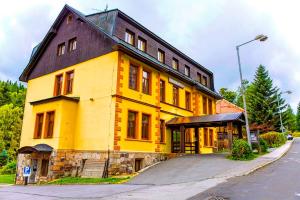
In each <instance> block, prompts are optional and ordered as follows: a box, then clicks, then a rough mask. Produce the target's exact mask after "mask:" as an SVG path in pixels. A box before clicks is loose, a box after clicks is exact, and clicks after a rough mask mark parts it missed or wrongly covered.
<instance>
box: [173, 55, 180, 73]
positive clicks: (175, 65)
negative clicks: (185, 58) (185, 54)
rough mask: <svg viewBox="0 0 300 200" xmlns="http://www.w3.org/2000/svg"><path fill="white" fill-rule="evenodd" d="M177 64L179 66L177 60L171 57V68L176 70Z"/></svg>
mask: <svg viewBox="0 0 300 200" xmlns="http://www.w3.org/2000/svg"><path fill="white" fill-rule="evenodd" d="M178 66H179V64H178V60H177V59H176V58H173V60H172V67H173V69H175V70H177V71H178Z"/></svg>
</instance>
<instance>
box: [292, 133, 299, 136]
mask: <svg viewBox="0 0 300 200" xmlns="http://www.w3.org/2000/svg"><path fill="white" fill-rule="evenodd" d="M292 136H293V137H300V132H294V133H292Z"/></svg>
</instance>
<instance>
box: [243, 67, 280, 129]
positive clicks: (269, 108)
mask: <svg viewBox="0 0 300 200" xmlns="http://www.w3.org/2000/svg"><path fill="white" fill-rule="evenodd" d="M277 99H278V101H277ZM247 100H248V101H247V106H248V113H249V121H250V123H251V125H252V127H259V128H260V129H262V130H263V131H270V130H276V131H280V119H279V109H281V110H282V109H285V107H286V104H285V101H284V99H282V98H281V95H280V92H279V89H278V88H277V87H274V86H273V81H272V79H271V77H270V76H269V72H268V71H267V70H266V68H265V67H264V66H262V65H260V66H259V67H258V68H257V71H256V73H255V78H254V81H253V82H252V84H251V85H250V86H249V88H248V94H247ZM278 102H279V105H278Z"/></svg>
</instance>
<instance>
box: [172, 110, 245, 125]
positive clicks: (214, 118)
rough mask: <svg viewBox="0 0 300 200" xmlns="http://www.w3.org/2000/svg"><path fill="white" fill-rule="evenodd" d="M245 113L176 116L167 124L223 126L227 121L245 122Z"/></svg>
mask: <svg viewBox="0 0 300 200" xmlns="http://www.w3.org/2000/svg"><path fill="white" fill-rule="evenodd" d="M244 119H245V117H244V113H242V112H237V113H222V114H215V115H202V116H191V117H175V118H173V119H171V120H170V121H168V122H167V123H166V125H167V126H181V125H183V126H199V127H209V126H223V125H224V124H226V123H227V122H237V123H241V124H244Z"/></svg>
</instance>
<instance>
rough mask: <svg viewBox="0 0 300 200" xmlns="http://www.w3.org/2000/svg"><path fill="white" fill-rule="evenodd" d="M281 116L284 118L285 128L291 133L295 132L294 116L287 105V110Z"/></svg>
mask: <svg viewBox="0 0 300 200" xmlns="http://www.w3.org/2000/svg"><path fill="white" fill-rule="evenodd" d="M283 114H284V117H285V119H284V121H285V128H287V129H288V130H289V131H292V132H294V131H296V115H295V114H294V112H293V109H292V107H291V106H290V105H288V107H287V110H286V111H285V112H284V113H283Z"/></svg>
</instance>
